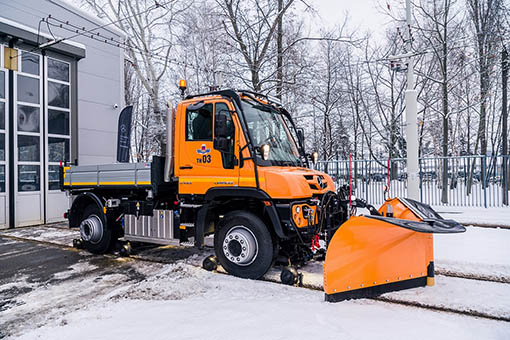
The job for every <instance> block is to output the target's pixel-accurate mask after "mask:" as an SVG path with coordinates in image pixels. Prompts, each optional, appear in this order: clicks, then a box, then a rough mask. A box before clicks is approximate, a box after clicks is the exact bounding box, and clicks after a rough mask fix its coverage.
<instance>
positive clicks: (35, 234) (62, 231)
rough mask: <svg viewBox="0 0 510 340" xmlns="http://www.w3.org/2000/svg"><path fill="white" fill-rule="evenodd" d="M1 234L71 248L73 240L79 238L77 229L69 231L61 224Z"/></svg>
mask: <svg viewBox="0 0 510 340" xmlns="http://www.w3.org/2000/svg"><path fill="white" fill-rule="evenodd" d="M2 233H3V234H5V235H9V236H14V237H19V238H23V239H29V240H36V241H43V242H50V243H55V244H59V245H63V246H72V245H73V239H75V238H80V231H79V230H78V229H69V228H68V227H67V226H63V225H62V224H54V225H49V226H47V225H42V226H36V227H25V228H16V229H8V230H4V231H2Z"/></svg>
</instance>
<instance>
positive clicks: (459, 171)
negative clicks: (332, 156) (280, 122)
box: [316, 156, 510, 208]
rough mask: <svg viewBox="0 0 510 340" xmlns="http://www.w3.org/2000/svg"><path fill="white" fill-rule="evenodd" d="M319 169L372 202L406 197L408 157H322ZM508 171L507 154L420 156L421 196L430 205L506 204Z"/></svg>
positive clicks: (509, 178) (509, 182)
mask: <svg viewBox="0 0 510 340" xmlns="http://www.w3.org/2000/svg"><path fill="white" fill-rule="evenodd" d="M316 168H317V169H318V170H321V171H324V172H326V173H327V174H329V175H330V176H331V177H332V178H333V180H334V181H335V184H336V185H337V186H338V185H344V184H348V183H349V179H350V181H351V183H352V185H353V188H354V189H355V193H356V195H357V196H358V197H360V198H364V199H366V200H367V201H368V202H370V203H373V204H379V203H382V202H383V201H384V199H385V198H386V197H394V196H404V197H405V196H406V195H407V169H406V160H405V159H400V158H399V159H391V160H386V161H377V160H352V161H351V162H350V164H349V161H348V160H334V161H320V162H319V163H318V164H317V165H316ZM509 172H510V157H509V156H456V157H426V158H420V160H419V178H420V200H421V201H422V202H424V203H427V204H430V205H452V206H479V207H486V208H487V207H505V206H508V204H509V190H510V174H509Z"/></svg>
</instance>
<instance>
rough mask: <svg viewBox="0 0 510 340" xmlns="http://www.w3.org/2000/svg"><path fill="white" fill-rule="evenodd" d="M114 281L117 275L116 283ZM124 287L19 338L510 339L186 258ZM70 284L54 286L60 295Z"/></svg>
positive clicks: (498, 328) (45, 298)
mask: <svg viewBox="0 0 510 340" xmlns="http://www.w3.org/2000/svg"><path fill="white" fill-rule="evenodd" d="M145 265H146V264H145V263H137V264H136V266H137V267H140V266H145ZM115 279H116V278H113V277H111V278H110V280H111V281H112V282H111V283H114V282H115ZM117 279H119V280H120V278H117ZM87 283H88V284H89V286H88V290H89V291H90V290H92V289H93V287H94V286H93V285H92V286H90V282H87ZM62 285H65V283H63V284H62ZM86 287H87V284H83V286H81V289H82V290H87V288H86ZM118 287H119V288H118V289H117V290H113V291H110V292H108V293H106V294H95V295H94V297H93V298H92V299H90V300H86V299H84V298H83V297H81V298H80V296H78V299H74V301H73V304H74V305H76V308H75V309H74V310H70V311H68V312H67V313H65V314H64V313H61V314H58V315H53V313H52V312H51V311H48V314H49V315H48V316H47V319H46V322H44V324H43V325H41V327H38V328H32V329H25V330H24V331H23V332H22V334H20V335H19V337H17V338H16V339H20V340H22V339H55V340H58V339H65V340H68V339H109V340H115V339H122V340H125V339H225V340H227V339H292V338H293V339H305V338H315V337H320V338H321V339H368V338H377V339H407V338H416V339H430V338H434V339H452V338H454V339H458V338H462V339H480V338H483V339H508V338H509V337H510V324H509V323H506V322H497V321H491V320H485V319H479V318H473V317H466V316H460V315H455V314H450V313H439V312H434V311H428V310H423V309H417V308H413V307H405V306H399V305H393V304H387V303H384V302H380V301H371V300H356V301H346V302H342V303H336V304H332V303H326V302H324V301H323V299H324V296H323V293H322V292H317V291H311V290H307V289H303V288H296V287H288V286H283V285H278V284H273V283H268V282H262V281H252V280H243V279H238V278H235V277H232V276H228V275H221V274H214V273H209V272H205V271H203V270H201V269H199V268H196V267H192V266H190V265H186V264H184V263H178V264H173V265H165V266H164V267H163V268H161V269H160V270H159V271H156V272H154V273H153V275H152V276H150V277H148V278H146V279H145V280H143V281H141V282H137V283H133V284H126V283H124V282H122V281H119V282H118ZM66 288H68V287H67V286H59V287H53V288H48V290H51V291H52V293H53V294H56V295H59V294H64V293H63V292H65V291H66ZM100 293H101V292H100ZM53 294H49V293H48V294H45V295H38V296H37V297H36V296H34V297H33V298H37V302H34V303H36V304H38V305H47V306H48V307H49V306H52V305H53V304H54V303H55V301H54V299H55V298H54V295H53ZM80 305H81V306H80ZM78 307H81V308H78ZM39 324H40V323H39Z"/></svg>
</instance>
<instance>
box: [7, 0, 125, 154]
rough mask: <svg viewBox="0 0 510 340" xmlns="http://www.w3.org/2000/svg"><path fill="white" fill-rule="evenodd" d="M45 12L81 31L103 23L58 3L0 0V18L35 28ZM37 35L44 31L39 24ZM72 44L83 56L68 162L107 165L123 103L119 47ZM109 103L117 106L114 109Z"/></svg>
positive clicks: (53, 0) (110, 33) (87, 40)
mask: <svg viewBox="0 0 510 340" xmlns="http://www.w3.org/2000/svg"><path fill="white" fill-rule="evenodd" d="M50 14H51V16H52V17H54V18H57V19H61V20H69V21H70V22H71V23H73V24H75V25H77V26H79V27H86V28H87V29H88V28H94V27H97V25H103V24H104V23H103V22H102V21H100V20H99V19H97V18H92V17H90V16H88V15H86V14H85V13H83V12H81V11H80V10H78V9H77V8H76V7H74V6H73V5H71V4H69V3H67V2H64V1H61V0H58V1H57V0H23V1H12V0H0V16H2V17H5V18H7V19H10V20H12V21H15V22H19V23H22V24H23V25H26V26H30V27H32V28H34V29H35V30H37V28H38V25H39V21H40V20H41V18H43V17H47V16H48V15H50ZM41 32H43V33H46V34H48V33H49V32H48V28H47V26H46V24H44V23H43V24H41ZM52 32H53V33H54V34H55V35H56V36H59V37H68V36H71V35H73V33H71V32H68V31H65V30H63V29H59V28H55V27H52ZM98 32H101V34H102V35H106V36H111V37H114V39H116V40H119V38H122V37H123V34H122V32H120V31H118V30H116V29H113V28H109V27H108V28H104V29H101V30H98ZM72 41H75V42H78V43H81V44H83V45H85V47H86V56H85V58H83V59H80V60H79V61H78V62H77V70H78V72H77V112H76V113H75V114H76V116H77V118H78V120H77V127H78V136H74V138H75V141H76V143H77V150H72V153H73V154H72V160H74V159H76V158H77V159H78V162H79V164H98V163H111V162H114V161H115V157H116V144H117V140H116V137H117V119H118V115H119V112H120V110H121V108H122V106H123V103H124V94H123V92H124V87H123V72H122V67H123V64H122V56H123V55H122V53H123V52H122V49H121V48H118V47H116V46H111V45H107V44H104V43H102V42H99V41H95V40H92V39H90V38H87V37H84V36H78V37H75V38H73V39H72ZM115 104H117V105H118V106H119V107H118V108H117V109H115V108H114V105H115Z"/></svg>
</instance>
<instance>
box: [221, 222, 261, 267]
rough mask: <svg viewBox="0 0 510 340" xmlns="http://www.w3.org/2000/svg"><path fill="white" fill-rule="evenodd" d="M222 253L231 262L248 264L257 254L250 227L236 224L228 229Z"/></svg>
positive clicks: (256, 243)
mask: <svg viewBox="0 0 510 340" xmlns="http://www.w3.org/2000/svg"><path fill="white" fill-rule="evenodd" d="M222 248H223V254H224V255H225V257H226V258H227V260H229V261H230V262H232V263H235V264H237V265H239V266H248V265H250V264H252V263H253V261H255V259H256V258H257V254H258V249H259V247H258V242H257V238H256V237H255V235H254V234H253V233H252V232H251V230H250V229H248V228H246V227H245V226H242V225H237V226H235V227H233V228H232V229H230V230H229V232H228V233H227V234H226V235H225V238H224V240H223V245H222Z"/></svg>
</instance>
